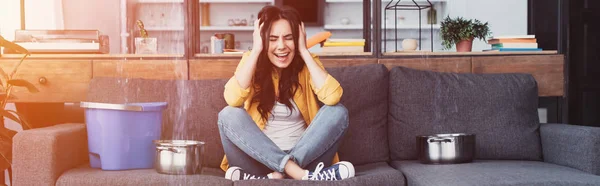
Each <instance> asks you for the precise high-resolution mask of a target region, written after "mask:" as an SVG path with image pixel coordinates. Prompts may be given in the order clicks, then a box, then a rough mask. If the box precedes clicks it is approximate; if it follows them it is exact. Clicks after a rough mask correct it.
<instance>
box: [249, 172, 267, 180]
mask: <svg viewBox="0 0 600 186" xmlns="http://www.w3.org/2000/svg"><path fill="white" fill-rule="evenodd" d="M255 179H267V178H266V177H257V176H255V175H252V174H248V173H244V180H255Z"/></svg>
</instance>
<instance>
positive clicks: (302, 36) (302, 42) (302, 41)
mask: <svg viewBox="0 0 600 186" xmlns="http://www.w3.org/2000/svg"><path fill="white" fill-rule="evenodd" d="M298 29H299V32H298V33H299V37H298V51H299V52H300V54H302V53H305V52H308V48H307V46H306V29H304V23H300V26H299V27H298Z"/></svg>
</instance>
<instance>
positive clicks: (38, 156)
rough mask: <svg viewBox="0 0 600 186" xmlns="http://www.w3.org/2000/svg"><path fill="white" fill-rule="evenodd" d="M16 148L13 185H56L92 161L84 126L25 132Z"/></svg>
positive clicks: (15, 138)
mask: <svg viewBox="0 0 600 186" xmlns="http://www.w3.org/2000/svg"><path fill="white" fill-rule="evenodd" d="M13 147H14V148H13V165H12V168H13V180H14V181H13V185H54V183H55V182H56V180H57V179H58V178H59V177H60V176H61V174H62V173H63V172H65V171H67V170H69V169H72V168H74V167H76V166H78V165H80V164H82V163H85V162H88V161H89V160H88V154H87V152H88V149H87V132H86V130H85V125H84V124H73V123H68V124H59V125H55V126H50V127H45V128H37V129H33V130H24V131H21V132H19V133H17V135H15V136H14V137H13ZM59 152H60V153H59ZM42 183H43V184H42Z"/></svg>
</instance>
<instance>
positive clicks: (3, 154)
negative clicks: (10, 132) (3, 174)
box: [0, 139, 12, 170]
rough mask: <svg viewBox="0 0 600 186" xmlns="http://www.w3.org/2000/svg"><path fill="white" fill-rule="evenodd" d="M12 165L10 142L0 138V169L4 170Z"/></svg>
mask: <svg viewBox="0 0 600 186" xmlns="http://www.w3.org/2000/svg"><path fill="white" fill-rule="evenodd" d="M11 165H12V142H9V141H6V140H4V139H2V140H0V170H6V169H8V168H9V167H10V166H11Z"/></svg>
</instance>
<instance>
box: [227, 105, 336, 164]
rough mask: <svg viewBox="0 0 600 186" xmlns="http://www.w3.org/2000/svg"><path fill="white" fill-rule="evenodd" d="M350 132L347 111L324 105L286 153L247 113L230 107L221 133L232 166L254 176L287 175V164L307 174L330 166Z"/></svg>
mask: <svg viewBox="0 0 600 186" xmlns="http://www.w3.org/2000/svg"><path fill="white" fill-rule="evenodd" d="M347 128H348V110H347V109H346V107H344V106H343V105H342V104H337V105H334V106H327V105H325V106H323V107H322V108H321V109H319V112H317V115H316V116H315V118H314V119H313V121H312V123H311V124H310V125H309V126H308V128H307V129H306V131H305V132H304V134H303V135H302V137H300V139H299V140H298V142H297V143H296V145H295V146H294V147H293V148H292V149H290V150H289V151H283V150H281V149H280V148H279V147H278V146H277V145H275V143H274V142H273V141H271V139H269V137H267V136H266V135H265V134H264V133H263V132H262V131H261V130H260V128H258V126H257V125H256V123H255V122H254V120H252V118H251V117H250V115H248V113H247V112H246V110H245V109H243V108H238V107H231V106H228V107H225V108H224V109H223V110H221V112H220V113H219V132H220V134H221V142H222V143H223V150H224V151H225V155H226V156H227V160H228V162H229V165H230V166H236V167H240V168H242V169H244V171H245V172H248V173H251V174H255V175H266V174H268V173H271V172H284V167H285V164H286V163H287V162H288V160H292V161H294V162H296V163H297V164H298V165H299V166H300V167H302V168H304V169H308V170H313V169H314V168H315V167H316V166H317V164H318V163H319V162H323V163H324V164H325V167H328V166H330V165H331V163H332V161H333V157H334V156H335V154H336V152H337V150H338V147H339V145H340V141H341V139H342V137H343V136H344V134H345V133H346V129H347Z"/></svg>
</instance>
